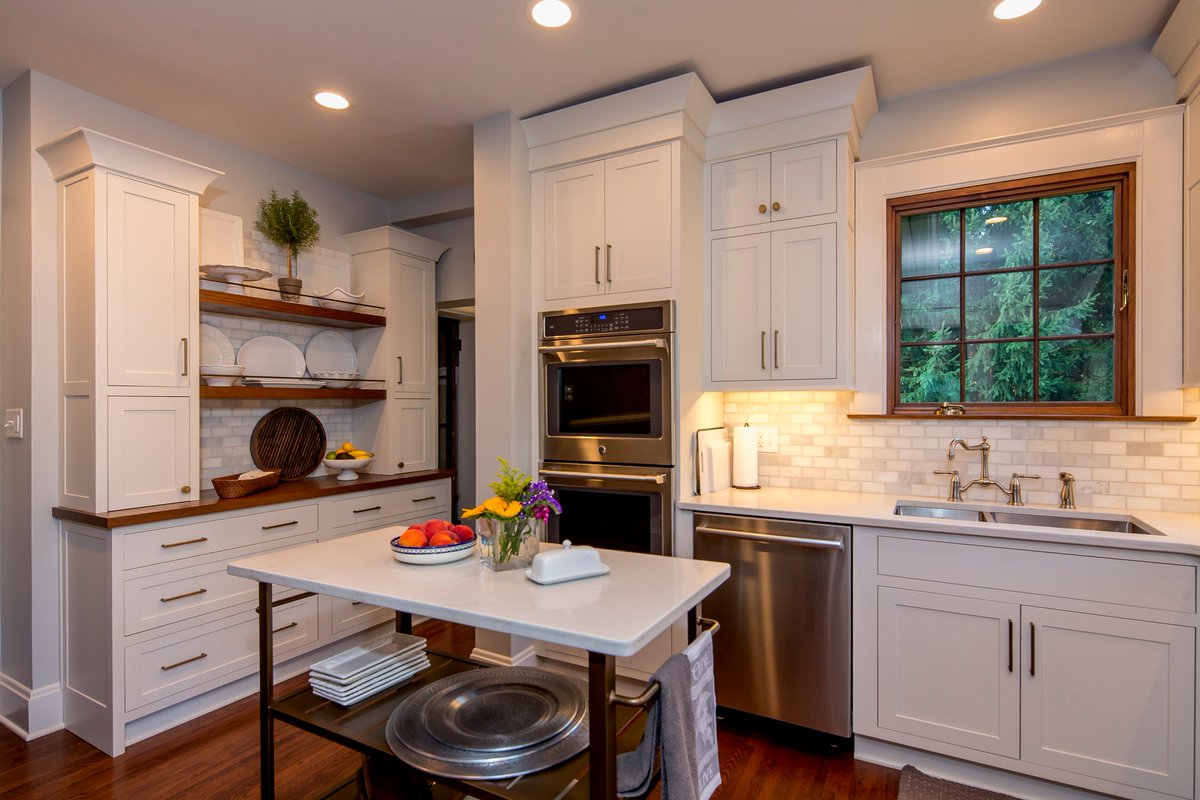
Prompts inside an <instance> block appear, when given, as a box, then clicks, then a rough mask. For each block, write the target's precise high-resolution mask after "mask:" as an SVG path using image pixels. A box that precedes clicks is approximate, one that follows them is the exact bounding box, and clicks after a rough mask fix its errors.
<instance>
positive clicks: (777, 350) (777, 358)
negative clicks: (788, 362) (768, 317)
mask: <svg viewBox="0 0 1200 800" xmlns="http://www.w3.org/2000/svg"><path fill="white" fill-rule="evenodd" d="M775 369H779V331H775Z"/></svg>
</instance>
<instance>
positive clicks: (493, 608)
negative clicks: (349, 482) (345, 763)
mask: <svg viewBox="0 0 1200 800" xmlns="http://www.w3.org/2000/svg"><path fill="white" fill-rule="evenodd" d="M392 535H394V534H393V532H392V531H389V530H388V529H381V530H374V531H367V532H365V533H361V534H357V535H352V536H345V537H341V538H338V539H333V540H330V541H325V542H319V543H315V544H308V545H302V546H300V547H295V548H291V549H288V550H282V551H277V552H271V553H263V554H260V555H255V556H251V557H248V558H243V559H239V560H237V561H234V562H232V563H231V564H230V565H229V572H230V573H231V574H233V575H236V576H239V577H243V578H250V579H252V580H256V581H258V582H259V606H260V609H261V611H262V613H260V614H259V631H260V637H259V639H260V654H259V655H260V673H259V678H260V692H261V697H260V703H261V713H262V731H261V734H262V788H263V792H262V796H263V797H264V798H270V797H273V796H274V758H273V721H274V719H275V718H276V717H277V716H278V717H280V718H283V719H288V720H289V721H296V722H299V723H300V724H304V726H305V727H306V728H307V729H309V730H314V731H315V732H318V733H320V732H322V730H320V729H319V728H320V726H319V725H313V724H311V722H309V723H307V724H306V723H305V721H304V720H294V719H293V718H292V717H290V716H289V715H288V714H286V713H280V712H281V709H280V708H279V705H278V703H277V702H276V700H275V698H274V697H273V688H272V674H271V665H272V653H271V648H272V643H271V641H272V636H271V633H272V627H271V626H272V613H271V611H272V608H273V606H275V605H281V604H282V603H285V602H288V601H291V600H294V599H296V598H286V599H285V600H283V601H278V600H276V601H274V602H273V601H272V597H273V595H272V592H273V585H274V584H280V585H283V586H287V587H290V588H294V589H301V590H305V591H307V592H315V593H321V594H326V595H332V596H335V597H341V598H344V599H346V600H350V601H358V602H363V603H371V604H375V605H379V606H383V607H385V608H390V609H393V610H395V611H397V612H400V613H401V616H400V617H399V618H398V622H399V623H400V626H401V627H408V626H409V625H411V615H412V614H422V615H425V616H429V617H433V618H436V619H442V620H446V621H448V622H456V623H460V624H465V625H472V626H476V627H480V628H486V629H489V630H494V631H499V632H501V633H509V634H514V635H518V636H528V637H531V638H536V639H540V640H543V641H547V642H552V643H556V644H562V645H567V646H572V647H581V648H584V649H586V650H587V651H588V721H589V725H590V740H589V742H590V743H589V750H588V766H589V769H588V778H587V780H588V785H589V790H590V791H589V793H588V795H587V796H590V797H595V798H598V797H606V798H607V797H615V796H616V762H615V759H616V744H617V725H616V705H615V701H614V699H613V698H614V696H615V689H616V671H615V657H616V656H627V655H632V654H633V653H636V652H637V651H638V650H640V649H641V648H642V647H644V646H645V645H646V644H647V643H648V642H650V640H652V639H653V638H654V637H655V636H657V635H658V634H659V633H661V632H662V631H663V630H665V629H666V628H667V627H668V626H669V625H671V624H672V623H673V622H674V620H676V619H678V618H679V617H680V616H682V615H684V614H689V619H691V614H690V612H692V611H693V609H694V608H695V606H696V605H697V604H698V603H699V602H700V601H701V600H702V599H703V598H704V597H706V596H707V595H708V594H709V593H711V592H712V591H713V590H714V589H715V588H716V587H717V586H719V585H720V584H721V583H722V582H723V581H724V580H725V579H726V578H727V577H728V576H729V566H728V565H727V564H716V563H710V562H704V561H692V560H686V559H676V558H665V557H661V556H649V555H643V554H638V553H623V552H616V551H610V550H604V551H602V557H603V560H604V562H605V563H606V564H607V565H608V566H609V568H610V570H611V571H610V573H609V574H608V575H605V576H602V577H599V578H592V579H587V580H582V581H575V582H569V583H563V584H558V585H552V586H541V585H538V584H535V583H533V582H532V581H529V580H527V579H526V578H525V576H524V574H523V571H520V570H512V571H509V572H491V571H489V570H485V569H481V568H480V565H479V563H478V560H477V559H475V558H468V559H465V560H463V561H459V562H454V563H450V564H441V565H412V564H400V563H397V562H396V561H395V560H393V558H392V556H391V551H390V548H389V541H390V538H391V536H392ZM289 699H290V698H289ZM364 705H371V701H370V699H368V700H367V701H364ZM348 713H352V710H351V712H348ZM477 783H481V782H477ZM470 788H471V790H472V793H475V794H476V796H493V797H497V796H500V795H496V794H494V793H492V791H491V790H490V789H489V788H488V786H487V785H476V784H472V785H471V787H470Z"/></svg>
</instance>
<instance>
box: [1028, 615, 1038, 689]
mask: <svg viewBox="0 0 1200 800" xmlns="http://www.w3.org/2000/svg"><path fill="white" fill-rule="evenodd" d="M1029 677H1031V678H1036V677H1037V630H1036V629H1035V628H1034V627H1033V623H1032V622H1031V623H1029Z"/></svg>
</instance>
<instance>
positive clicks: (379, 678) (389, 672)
mask: <svg viewBox="0 0 1200 800" xmlns="http://www.w3.org/2000/svg"><path fill="white" fill-rule="evenodd" d="M428 667H429V657H428V656H427V655H426V654H425V640H424V639H422V638H421V637H419V636H409V635H407V634H403V633H389V634H388V635H386V636H383V637H380V638H378V639H374V640H372V641H370V642H367V643H366V644H362V645H359V646H358V647H352V648H350V649H349V650H346V651H344V652H341V653H338V654H337V655H336V656H331V657H330V658H327V659H325V660H324V661H318V662H317V663H316V664H313V665H312V667H310V668H309V671H308V685H309V686H310V687H311V688H312V692H313V694H315V695H317V696H318V697H324V698H325V699H326V700H332V701H333V702H335V703H337V704H338V705H340V706H348V705H352V704H354V703H357V702H358V701H359V700H363V699H365V698H368V697H370V696H371V695H373V694H378V693H379V692H382V691H383V690H384V689H388V688H390V687H392V686H395V685H396V684H397V683H400V682H401V681H405V680H408V679H409V678H411V677H412V676H413V675H416V674H417V673H418V672H420V671H422V670H424V669H426V668H428Z"/></svg>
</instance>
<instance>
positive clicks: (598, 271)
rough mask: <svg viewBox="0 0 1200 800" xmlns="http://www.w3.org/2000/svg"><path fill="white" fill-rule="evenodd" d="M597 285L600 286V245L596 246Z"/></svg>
mask: <svg viewBox="0 0 1200 800" xmlns="http://www.w3.org/2000/svg"><path fill="white" fill-rule="evenodd" d="M596 285H597V286H599V285H600V245H596Z"/></svg>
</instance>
